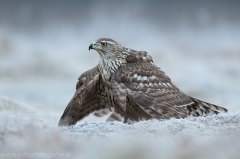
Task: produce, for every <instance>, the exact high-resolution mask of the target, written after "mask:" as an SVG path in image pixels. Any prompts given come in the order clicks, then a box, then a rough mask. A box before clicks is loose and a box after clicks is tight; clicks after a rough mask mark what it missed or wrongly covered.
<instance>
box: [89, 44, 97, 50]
mask: <svg viewBox="0 0 240 159" xmlns="http://www.w3.org/2000/svg"><path fill="white" fill-rule="evenodd" d="M95 45H96V42H93V43H92V44H91V45H90V46H89V47H88V50H89V51H90V49H95V47H94V46H95Z"/></svg>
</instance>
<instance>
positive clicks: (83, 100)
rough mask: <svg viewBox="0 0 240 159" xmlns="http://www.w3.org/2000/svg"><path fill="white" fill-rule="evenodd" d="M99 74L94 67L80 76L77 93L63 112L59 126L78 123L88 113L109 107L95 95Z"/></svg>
mask: <svg viewBox="0 0 240 159" xmlns="http://www.w3.org/2000/svg"><path fill="white" fill-rule="evenodd" d="M99 75H100V73H99V71H98V69H97V67H94V68H93V69H91V70H89V71H87V72H85V73H83V74H82V75H81V76H80V77H79V78H78V82H77V85H76V93H75V94H74V96H73V98H72V99H71V101H70V102H69V104H68V105H67V107H66V109H65V111H64V112H63V115H62V116H61V118H60V120H59V123H58V125H59V126H65V125H73V124H76V123H77V121H79V120H81V119H82V118H84V117H85V116H87V115H88V114H90V113H92V112H94V111H96V110H100V109H104V108H106V107H107V105H106V104H104V103H102V101H101V100H98V99H97V98H96V96H95V95H94V93H95V92H96V91H95V89H96V87H95V86H96V84H97V82H98V81H99Z"/></svg>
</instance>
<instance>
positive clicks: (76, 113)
mask: <svg viewBox="0 0 240 159" xmlns="http://www.w3.org/2000/svg"><path fill="white" fill-rule="evenodd" d="M90 49H94V50H96V51H97V52H98V53H99V55H100V60H99V63H98V65H97V66H96V67H94V68H93V69H91V70H89V71H87V72H85V73H83V74H82V75H81V76H80V77H79V79H78V83H77V86H76V93H75V95H74V96H73V98H72V100H71V101H70V102H69V104H68V105H67V107H66V109H65V111H64V113H63V115H62V117H61V119H60V121H59V124H58V125H59V126H62V125H73V124H76V122H77V121H79V120H81V119H82V118H84V117H85V116H87V115H88V114H90V113H92V112H95V115H96V116H103V115H105V114H108V113H109V112H110V111H111V112H112V114H111V115H110V117H109V118H108V121H113V120H118V121H123V119H124V123H126V122H134V121H141V120H147V119H152V118H156V119H169V118H185V117H187V116H189V115H191V116H204V115H208V114H218V113H219V112H227V109H225V108H223V107H220V106H216V105H213V104H210V103H207V102H203V101H201V100H198V99H195V98H193V97H190V96H187V95H186V94H184V93H183V92H182V91H181V90H179V89H178V88H177V87H176V86H175V85H174V84H173V83H172V82H171V79H170V78H169V77H168V76H167V75H166V74H165V73H164V72H163V71H162V70H160V68H158V67H156V66H155V65H154V64H153V60H152V57H151V56H149V55H148V54H147V52H145V51H135V50H132V49H129V48H125V47H123V46H121V45H120V44H119V43H117V42H116V41H114V40H112V39H108V38H102V39H98V40H97V41H96V42H93V43H92V44H91V45H90V46H89V50H90Z"/></svg>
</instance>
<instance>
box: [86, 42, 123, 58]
mask: <svg viewBox="0 0 240 159" xmlns="http://www.w3.org/2000/svg"><path fill="white" fill-rule="evenodd" d="M90 49H94V50H96V51H97V52H98V53H99V54H100V56H101V57H102V58H105V59H108V58H112V57H115V56H116V55H117V54H118V53H120V52H121V51H122V46H121V44H119V43H118V42H116V41H114V40H112V39H109V38H100V39H98V40H97V41H95V42H93V43H92V44H91V45H90V46H89V51H90Z"/></svg>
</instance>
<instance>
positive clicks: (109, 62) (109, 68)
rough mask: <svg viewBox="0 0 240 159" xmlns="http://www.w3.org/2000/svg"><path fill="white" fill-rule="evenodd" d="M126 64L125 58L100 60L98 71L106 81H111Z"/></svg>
mask: <svg viewBox="0 0 240 159" xmlns="http://www.w3.org/2000/svg"><path fill="white" fill-rule="evenodd" d="M125 64H126V60H125V59H124V58H116V57H114V58H109V59H103V58H100V60H99V63H98V69H99V71H100V73H101V75H102V78H103V79H104V80H105V81H110V79H111V76H112V75H113V74H114V73H115V72H116V71H117V70H118V69H119V68H120V67H121V66H122V65H125Z"/></svg>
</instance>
